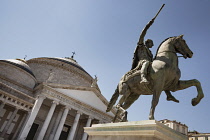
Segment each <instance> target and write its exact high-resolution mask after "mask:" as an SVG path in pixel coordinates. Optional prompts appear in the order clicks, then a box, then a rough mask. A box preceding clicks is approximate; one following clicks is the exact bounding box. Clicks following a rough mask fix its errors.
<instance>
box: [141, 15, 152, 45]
mask: <svg viewBox="0 0 210 140" xmlns="http://www.w3.org/2000/svg"><path fill="white" fill-rule="evenodd" d="M154 20H155V19H154V18H153V19H152V20H150V21H149V22H148V23H147V25H146V26H145V28H144V29H143V30H142V32H141V35H140V37H139V42H138V44H139V45H140V44H143V43H144V37H145V35H146V33H147V30H148V29H149V27H150V26H151V25H152V24H153V22H154Z"/></svg>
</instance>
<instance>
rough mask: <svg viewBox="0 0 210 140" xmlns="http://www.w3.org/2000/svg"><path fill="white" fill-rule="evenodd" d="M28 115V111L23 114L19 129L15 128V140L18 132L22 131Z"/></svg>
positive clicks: (13, 139) (13, 138)
mask: <svg viewBox="0 0 210 140" xmlns="http://www.w3.org/2000/svg"><path fill="white" fill-rule="evenodd" d="M26 116H27V113H25V114H24V115H23V118H22V119H21V121H20V123H19V125H18V127H17V129H16V130H15V133H14V135H13V137H12V140H15V139H16V137H17V134H18V133H19V132H20V130H21V127H22V126H23V123H24V120H25V119H26Z"/></svg>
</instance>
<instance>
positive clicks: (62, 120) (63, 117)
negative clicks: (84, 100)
mask: <svg viewBox="0 0 210 140" xmlns="http://www.w3.org/2000/svg"><path fill="white" fill-rule="evenodd" d="M69 110H70V109H69V108H68V107H66V108H65V110H64V112H63V115H62V118H61V120H60V123H59V126H58V128H57V131H56V133H55V136H54V140H58V139H59V137H60V134H61V131H62V129H63V125H64V123H65V121H66V117H67V115H68V112H69Z"/></svg>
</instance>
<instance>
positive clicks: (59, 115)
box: [48, 110, 63, 140]
mask: <svg viewBox="0 0 210 140" xmlns="http://www.w3.org/2000/svg"><path fill="white" fill-rule="evenodd" d="M62 113H63V110H60V111H59V113H58V116H57V118H56V120H55V123H54V127H53V128H52V130H51V132H50V136H49V138H48V140H52V139H53V138H54V135H55V133H56V130H57V128H58V125H59V122H60V120H61V117H62Z"/></svg>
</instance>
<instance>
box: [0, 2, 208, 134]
mask: <svg viewBox="0 0 210 140" xmlns="http://www.w3.org/2000/svg"><path fill="white" fill-rule="evenodd" d="M163 3H165V4H166V5H165V7H164V8H163V10H162V11H161V13H160V14H159V16H158V17H157V19H156V20H155V22H154V24H153V25H152V26H151V28H150V29H149V30H148V32H147V35H146V37H145V39H147V38H151V39H153V41H154V47H153V48H152V52H153V54H154V55H155V52H156V49H157V47H158V45H159V44H160V43H161V42H162V41H163V40H164V39H166V38H168V37H171V36H178V35H180V34H184V39H185V40H186V42H187V44H188V46H189V47H190V49H191V50H192V51H193V52H194V56H193V58H191V59H183V58H179V62H180V63H179V67H180V69H181V71H182V77H181V79H182V80H188V79H198V80H199V81H200V82H201V84H202V86H203V91H204V94H205V98H204V99H203V100H202V101H201V103H200V104H198V105H197V106H195V107H193V106H191V99H192V98H194V97H195V96H196V95H197V92H196V89H195V88H194V87H191V88H189V89H186V90H182V91H179V92H174V93H173V95H174V96H175V97H176V98H177V99H179V100H180V103H179V104H177V103H174V102H168V101H166V99H165V98H166V96H165V94H162V95H161V99H160V102H159V104H158V106H157V108H156V113H155V117H156V120H161V119H169V120H177V121H179V122H181V123H184V124H186V125H187V126H188V127H189V130H197V131H199V132H210V127H209V125H210V119H209V117H210V109H209V108H210V102H209V99H210V89H209V84H210V79H209V69H210V66H209V58H208V55H209V53H210V49H209V48H210V46H209V42H208V41H209V40H210V26H209V25H210V1H209V0H200V1H198V0H184V1H183V0H176V1H175V0H174V1H166V0H129V1H128V0H83V1H82V0H59V1H58V0H57V1H56V0H51V1H49V0H36V1H28V0H18V1H17V0H10V1H6V0H1V1H0V48H1V55H0V59H13V58H22V59H23V58H24V57H25V55H27V58H26V59H27V60H28V59H31V58H37V57H70V56H71V55H72V52H73V51H75V52H76V55H75V59H76V60H77V62H78V63H79V64H80V65H81V66H82V67H83V68H84V69H85V70H86V71H87V72H88V73H89V74H91V75H92V76H94V75H97V76H98V78H99V81H98V84H99V87H100V89H101V91H102V94H103V95H104V96H105V97H106V98H107V99H108V100H109V99H110V98H111V96H112V94H113V92H114V90H115V88H116V86H117V84H118V82H119V80H120V78H121V76H122V75H123V74H124V73H126V72H127V71H128V70H130V68H131V63H132V57H133V52H134V49H135V47H136V43H137V41H138V39H139V35H140V32H141V30H142V29H143V28H144V27H145V25H146V24H147V22H149V20H151V19H152V18H153V17H154V16H155V14H156V12H157V11H158V10H159V8H160V7H161V5H162V4H163ZM151 99H152V96H141V97H140V98H139V100H138V101H136V103H134V104H133V106H131V107H130V109H128V112H129V114H128V119H129V121H139V120H147V119H148V114H149V109H150V106H151Z"/></svg>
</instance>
